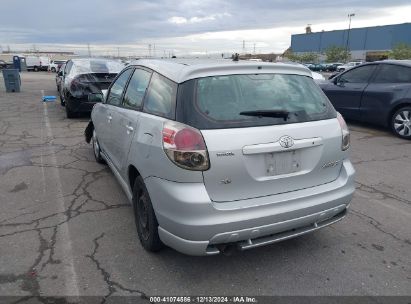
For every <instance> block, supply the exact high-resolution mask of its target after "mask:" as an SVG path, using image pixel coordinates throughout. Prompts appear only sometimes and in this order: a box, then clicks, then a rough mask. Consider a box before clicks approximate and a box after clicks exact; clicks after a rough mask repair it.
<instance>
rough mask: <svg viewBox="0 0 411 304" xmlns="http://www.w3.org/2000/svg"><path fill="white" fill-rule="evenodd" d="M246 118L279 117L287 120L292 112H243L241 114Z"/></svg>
mask: <svg viewBox="0 0 411 304" xmlns="http://www.w3.org/2000/svg"><path fill="white" fill-rule="evenodd" d="M239 114H240V115H245V116H257V117H278V118H284V120H287V118H288V115H289V114H290V112H288V111H285V110H256V111H243V112H240V113H239Z"/></svg>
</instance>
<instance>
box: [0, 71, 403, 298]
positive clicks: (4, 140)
mask: <svg viewBox="0 0 411 304" xmlns="http://www.w3.org/2000/svg"><path fill="white" fill-rule="evenodd" d="M54 76H55V75H54V74H48V73H40V72H39V73H22V92H21V93H5V90H4V85H3V79H2V78H1V76H0V83H1V84H0V295H1V296H15V297H17V298H15V299H18V297H21V299H23V300H25V299H31V298H34V299H39V300H41V299H42V296H53V297H61V296H99V297H102V301H103V302H104V301H105V300H106V299H107V298H108V297H110V296H137V297H140V296H143V298H144V295H147V296H150V295H193V294H195V295H200V294H202V295H210V294H212V295H239V294H242V295H411V187H410V186H411V159H410V156H411V142H410V141H405V140H402V139H398V138H395V137H394V136H393V135H391V134H390V133H389V132H388V131H387V130H383V129H378V128H373V127H370V126H364V125H358V124H352V123H351V124H350V128H351V132H352V161H353V163H354V166H355V168H356V170H357V179H356V182H357V191H356V193H355V196H354V199H353V201H352V204H351V208H350V211H349V213H348V215H347V217H346V218H345V219H344V220H343V221H341V222H339V223H337V224H335V225H333V226H331V227H327V228H324V229H322V230H320V231H318V232H316V233H313V234H309V235H306V236H303V237H299V238H296V239H292V240H288V241H285V242H281V243H277V244H273V245H271V246H267V247H262V248H257V249H254V250H250V251H245V252H239V253H236V254H234V255H233V256H230V257H226V256H212V257H189V256H184V255H182V254H180V253H178V252H175V251H174V250H171V249H168V248H166V249H164V250H163V251H161V252H160V253H157V254H151V253H147V252H145V251H144V250H143V249H142V247H141V245H140V243H139V241H138V239H137V233H136V230H135V225H134V219H133V214H132V210H131V206H130V205H129V203H128V201H127V198H126V196H125V195H124V193H123V192H122V190H121V188H120V186H119V185H118V183H117V182H116V180H115V178H114V176H113V174H112V173H111V171H110V170H109V169H108V168H107V167H106V166H104V165H100V164H97V163H96V162H95V161H94V157H93V154H92V148H91V146H90V145H88V144H86V143H85V142H84V137H83V131H84V129H85V127H86V125H87V122H88V117H81V118H76V119H72V120H68V119H66V118H65V112H64V108H62V107H61V106H60V104H59V101H57V102H49V103H43V102H41V90H44V92H45V93H46V94H47V95H49V94H50V95H56V94H57V92H56V91H55V83H54Z"/></svg>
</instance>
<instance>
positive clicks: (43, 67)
mask: <svg viewBox="0 0 411 304" xmlns="http://www.w3.org/2000/svg"><path fill="white" fill-rule="evenodd" d="M49 65H50V58H48V57H45V56H26V66H27V70H28V71H34V72H37V71H47V70H48V68H49Z"/></svg>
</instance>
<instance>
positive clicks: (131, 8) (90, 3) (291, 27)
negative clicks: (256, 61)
mask: <svg viewBox="0 0 411 304" xmlns="http://www.w3.org/2000/svg"><path fill="white" fill-rule="evenodd" d="M407 5H408V6H407ZM2 7H3V8H4V9H5V10H6V12H7V13H2V15H1V17H0V45H2V46H3V48H4V47H5V45H9V44H10V45H16V44H20V45H31V44H33V43H35V44H36V45H38V46H41V45H61V46H63V45H78V46H82V47H84V45H87V44H88V43H90V44H92V45H95V46H102V47H103V46H111V45H114V46H120V47H123V48H124V49H129V47H128V46H129V45H134V46H135V48H134V49H135V50H136V51H135V52H137V50H138V51H139V52H142V53H144V52H147V48H148V47H147V45H148V44H155V45H156V47H157V49H158V51H159V52H160V51H161V52H163V51H173V52H174V51H175V52H177V50H178V52H181V53H182V52H205V50H207V52H210V51H212V50H215V51H216V52H218V51H219V50H225V49H227V50H228V49H236V50H240V51H241V50H242V41H243V40H246V41H247V48H249V49H250V50H253V49H254V43H255V44H256V49H257V50H262V51H278V50H280V49H283V48H284V47H285V48H286V47H287V45H289V43H290V35H291V34H294V33H301V32H303V30H304V27H305V26H306V24H308V23H311V24H312V28H313V30H314V31H316V30H318V31H320V30H322V29H325V30H328V29H334V28H333V27H332V26H339V27H341V28H344V27H346V26H347V24H348V20H347V14H348V13H352V12H353V13H355V14H356V16H355V17H354V18H353V23H352V26H353V27H356V26H366V25H379V24H387V23H399V22H407V21H408V22H409V11H410V8H411V7H410V6H409V0H379V1H374V0H362V1H355V0H340V1H329V0H312V1H302V0H289V1H282V0H270V1H267V0H253V1H249V0H180V1H178V2H177V1H175V0H139V1H135V0H122V1H116V0H87V1H84V0H70V1H63V0H36V1H27V0H2ZM407 14H408V16H406V15H407ZM82 47H80V49H82Z"/></svg>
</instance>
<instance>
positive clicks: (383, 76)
mask: <svg viewBox="0 0 411 304" xmlns="http://www.w3.org/2000/svg"><path fill="white" fill-rule="evenodd" d="M373 82H376V83H404V82H408V83H411V68H408V67H404V66H399V65H393V64H381V65H380V69H379V71H378V74H377V75H376V76H375V79H374V81H373Z"/></svg>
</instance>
